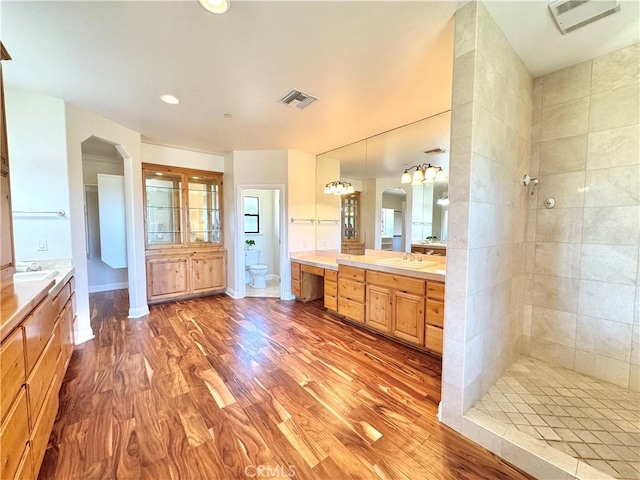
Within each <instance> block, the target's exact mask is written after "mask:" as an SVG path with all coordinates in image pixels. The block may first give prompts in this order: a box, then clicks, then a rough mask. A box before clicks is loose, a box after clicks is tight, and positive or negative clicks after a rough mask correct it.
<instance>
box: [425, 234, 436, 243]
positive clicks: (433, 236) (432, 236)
mask: <svg viewBox="0 0 640 480" xmlns="http://www.w3.org/2000/svg"><path fill="white" fill-rule="evenodd" d="M436 240H438V237H436V236H435V235H430V236H428V237H427V243H433V242H435V241H436Z"/></svg>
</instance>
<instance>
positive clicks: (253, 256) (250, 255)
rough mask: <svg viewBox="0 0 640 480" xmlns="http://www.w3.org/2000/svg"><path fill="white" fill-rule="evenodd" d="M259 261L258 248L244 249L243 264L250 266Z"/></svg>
mask: <svg viewBox="0 0 640 480" xmlns="http://www.w3.org/2000/svg"><path fill="white" fill-rule="evenodd" d="M258 262H260V250H245V251H244V266H245V267H250V266H251V265H257V264H258Z"/></svg>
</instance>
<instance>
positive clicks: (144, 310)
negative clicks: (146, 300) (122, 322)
mask: <svg viewBox="0 0 640 480" xmlns="http://www.w3.org/2000/svg"><path fill="white" fill-rule="evenodd" d="M145 315H149V305H143V306H141V307H138V308H130V309H129V318H140V317H144V316H145Z"/></svg>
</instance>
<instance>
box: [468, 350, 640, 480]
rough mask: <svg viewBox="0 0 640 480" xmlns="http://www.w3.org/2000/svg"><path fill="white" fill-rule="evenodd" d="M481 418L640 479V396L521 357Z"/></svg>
mask: <svg viewBox="0 0 640 480" xmlns="http://www.w3.org/2000/svg"><path fill="white" fill-rule="evenodd" d="M474 412H481V413H484V414H486V415H490V416H491V417H493V418H495V419H497V420H499V421H501V422H503V423H505V424H508V425H514V426H515V427H516V428H518V429H519V430H520V431H522V432H524V433H526V434H528V435H530V436H532V437H534V438H537V439H538V440H542V441H543V442H546V443H547V444H549V445H551V446H552V447H554V448H557V449H558V450H560V451H562V452H564V453H566V454H568V455H571V456H573V457H575V458H578V459H580V460H583V461H584V462H586V463H588V464H590V465H591V466H592V467H594V468H597V469H598V470H600V471H602V472H605V473H607V474H608V475H611V476H613V477H615V478H619V479H623V480H639V479H640V393H638V392H632V391H629V390H625V389H624V388H621V387H618V386H616V385H612V384H610V383H607V382H605V381H603V380H598V379H595V378H591V377H588V376H586V375H582V374H580V373H577V372H574V371H572V370H567V369H565V368H562V367H557V366H555V365H550V364H548V363H545V362H543V361H542V360H537V359H534V358H530V357H520V359H519V360H518V361H517V362H516V363H514V364H513V365H512V366H511V367H510V368H509V369H508V370H507V371H506V372H505V374H504V375H503V376H502V377H501V378H500V379H499V380H498V381H497V382H496V383H495V385H494V386H493V387H491V389H489V391H488V392H487V393H486V394H485V396H484V397H482V399H481V400H480V402H478V403H477V404H476V405H475V406H473V407H472V408H471V409H470V411H469V413H470V414H471V415H473V413H474Z"/></svg>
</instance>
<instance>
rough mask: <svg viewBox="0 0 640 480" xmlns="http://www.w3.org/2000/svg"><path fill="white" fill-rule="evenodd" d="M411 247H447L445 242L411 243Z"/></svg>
mask: <svg viewBox="0 0 640 480" xmlns="http://www.w3.org/2000/svg"><path fill="white" fill-rule="evenodd" d="M411 246H412V247H433V248H447V244H446V243H441V242H432V243H412V244H411Z"/></svg>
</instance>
